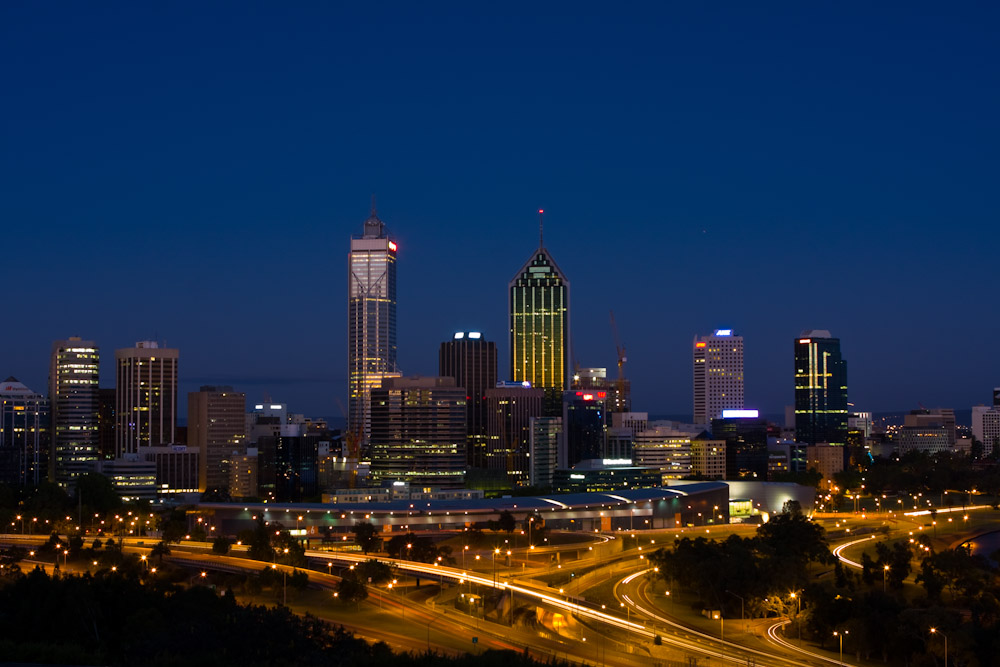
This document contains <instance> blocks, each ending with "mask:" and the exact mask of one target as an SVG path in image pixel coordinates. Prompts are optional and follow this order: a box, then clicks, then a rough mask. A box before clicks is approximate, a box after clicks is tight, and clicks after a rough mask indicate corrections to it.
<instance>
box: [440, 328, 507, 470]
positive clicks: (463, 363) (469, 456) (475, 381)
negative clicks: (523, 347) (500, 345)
mask: <svg viewBox="0 0 1000 667" xmlns="http://www.w3.org/2000/svg"><path fill="white" fill-rule="evenodd" d="M438 375H440V376H442V377H452V378H455V384H456V385H458V386H459V387H462V388H464V389H465V399H466V413H467V419H466V428H467V429H468V431H467V437H466V443H465V455H466V464H467V465H468V466H469V467H470V468H486V452H487V448H488V444H489V435H488V428H487V426H488V419H487V407H486V392H487V390H489V389H492V388H494V387H496V384H497V346H496V343H493V342H490V341H487V340H486V339H484V338H483V335H482V334H481V333H480V332H478V331H469V332H465V331H460V332H458V333H456V334H455V335H454V337H453V338H452V340H449V341H445V342H443V343H441V349H440V350H439V352H438Z"/></svg>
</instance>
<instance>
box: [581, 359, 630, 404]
mask: <svg viewBox="0 0 1000 667" xmlns="http://www.w3.org/2000/svg"><path fill="white" fill-rule="evenodd" d="M569 388H570V389H597V390H600V391H604V392H607V401H606V403H607V409H608V412H629V410H631V406H632V384H631V382H630V381H629V380H628V379H626V378H622V379H620V380H609V379H608V369H607V368H577V369H575V370H574V371H573V378H572V380H571V381H570V383H569Z"/></svg>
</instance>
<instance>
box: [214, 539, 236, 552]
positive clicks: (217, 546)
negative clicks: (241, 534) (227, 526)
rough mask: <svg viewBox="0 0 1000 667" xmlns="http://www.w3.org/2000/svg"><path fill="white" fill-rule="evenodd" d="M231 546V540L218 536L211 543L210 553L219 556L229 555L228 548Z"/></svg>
mask: <svg viewBox="0 0 1000 667" xmlns="http://www.w3.org/2000/svg"><path fill="white" fill-rule="evenodd" d="M231 546H233V541H232V540H231V539H229V538H228V537H223V536H222V535H219V536H218V537H217V538H215V540H214V541H213V542H212V552H213V553H217V554H219V555H220V556H225V555H226V554H228V553H229V548H230V547H231Z"/></svg>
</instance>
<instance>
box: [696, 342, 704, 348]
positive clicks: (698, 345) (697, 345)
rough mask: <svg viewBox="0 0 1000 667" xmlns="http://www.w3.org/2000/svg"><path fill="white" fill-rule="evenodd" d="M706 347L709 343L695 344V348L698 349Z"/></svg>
mask: <svg viewBox="0 0 1000 667" xmlns="http://www.w3.org/2000/svg"><path fill="white" fill-rule="evenodd" d="M705 345H707V343H695V344H694V346H695V347H698V348H701V347H705Z"/></svg>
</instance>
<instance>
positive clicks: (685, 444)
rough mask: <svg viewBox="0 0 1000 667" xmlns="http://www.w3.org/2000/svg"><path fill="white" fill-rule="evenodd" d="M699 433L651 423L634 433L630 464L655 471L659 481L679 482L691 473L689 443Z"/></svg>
mask: <svg viewBox="0 0 1000 667" xmlns="http://www.w3.org/2000/svg"><path fill="white" fill-rule="evenodd" d="M699 435H700V432H699V431H689V430H685V429H679V428H676V425H674V424H672V423H670V422H655V421H651V422H649V424H648V425H647V426H646V429H645V430H644V431H641V432H639V433H636V434H635V451H634V453H633V461H634V462H635V465H637V466H651V467H655V468H658V469H659V470H660V473H661V474H662V475H663V479H664V480H667V479H682V478H684V477H688V476H689V475H691V474H692V472H693V471H692V466H691V441H692V440H695V439H696V438H698V437H699Z"/></svg>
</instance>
